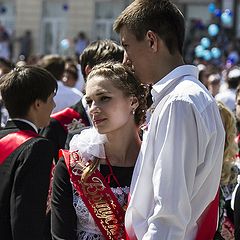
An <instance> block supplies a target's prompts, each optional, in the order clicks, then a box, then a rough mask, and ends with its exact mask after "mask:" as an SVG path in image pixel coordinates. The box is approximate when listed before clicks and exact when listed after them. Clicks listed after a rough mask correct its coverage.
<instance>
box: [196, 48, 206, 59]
mask: <svg viewBox="0 0 240 240" xmlns="http://www.w3.org/2000/svg"><path fill="white" fill-rule="evenodd" d="M194 50H195V55H196V57H199V58H200V57H203V51H204V47H203V46H202V45H198V46H197V47H195V49H194Z"/></svg>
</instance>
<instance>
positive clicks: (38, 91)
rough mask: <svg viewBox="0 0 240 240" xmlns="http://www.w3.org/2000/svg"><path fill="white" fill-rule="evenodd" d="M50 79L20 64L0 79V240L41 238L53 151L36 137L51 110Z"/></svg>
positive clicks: (53, 86) (52, 86) (52, 84)
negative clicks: (3, 120) (1, 114)
mask: <svg viewBox="0 0 240 240" xmlns="http://www.w3.org/2000/svg"><path fill="white" fill-rule="evenodd" d="M56 89H57V82H56V80H55V78H54V77H53V76H52V75H51V74H50V73H49V72H47V71H46V70H44V69H41V68H38V67H34V66H25V67H20V68H17V69H14V70H12V71H11V72H9V73H7V74H5V75H4V76H3V77H2V78H1V79H0V91H1V94H2V99H3V102H4V105H5V107H6V109H7V110H8V112H9V115H10V119H9V120H8V122H7V124H6V126H5V128H4V129H2V130H1V131H0V149H1V155H0V216H1V217H0V236H1V239H4V240H13V239H14V240H21V239H25V240H32V239H34V240H38V239H39V240H42V239H43V235H44V227H45V226H44V225H45V221H46V207H47V195H48V189H49V181H50V170H51V166H52V161H53V151H52V146H51V144H50V142H49V140H47V139H45V138H42V137H40V136H38V134H37V131H38V128H40V127H45V126H47V125H48V124H49V121H50V114H51V112H52V110H53V108H54V107H55V102H54V100H53V97H54V96H55V93H56Z"/></svg>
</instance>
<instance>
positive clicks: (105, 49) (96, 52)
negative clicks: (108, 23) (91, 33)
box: [79, 39, 124, 80]
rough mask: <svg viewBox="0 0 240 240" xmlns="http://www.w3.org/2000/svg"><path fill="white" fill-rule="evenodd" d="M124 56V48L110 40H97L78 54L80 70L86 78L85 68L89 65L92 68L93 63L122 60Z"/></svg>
mask: <svg viewBox="0 0 240 240" xmlns="http://www.w3.org/2000/svg"><path fill="white" fill-rule="evenodd" d="M123 57H124V49H123V48H122V47H121V46H120V45H118V44H117V43H115V42H114V41H112V40H108V39H106V40H97V41H94V42H91V43H90V44H89V45H88V46H87V47H86V48H85V49H84V50H83V53H82V54H81V55H80V59H79V60H80V64H81V71H82V75H83V77H84V79H85V80H86V77H87V76H86V73H85V68H86V66H87V65H89V66H90V67H91V68H93V67H94V66H95V65H97V64H100V63H103V62H107V61H117V62H122V61H123Z"/></svg>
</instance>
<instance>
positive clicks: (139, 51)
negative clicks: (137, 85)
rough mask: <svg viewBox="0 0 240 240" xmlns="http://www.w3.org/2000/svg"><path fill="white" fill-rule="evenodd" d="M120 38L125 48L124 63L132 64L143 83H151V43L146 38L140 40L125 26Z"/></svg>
mask: <svg viewBox="0 0 240 240" xmlns="http://www.w3.org/2000/svg"><path fill="white" fill-rule="evenodd" d="M120 40H121V43H122V46H123V47H124V49H125V54H124V60H123V63H124V64H127V65H130V64H131V65H132V68H133V70H134V72H135V75H136V77H137V78H138V79H139V80H140V81H141V82H142V83H149V81H150V80H149V76H151V71H150V68H149V65H150V64H151V62H149V59H151V58H149V57H147V56H149V50H150V49H149V43H148V41H147V40H146V39H143V40H141V41H138V40H137V39H136V37H135V35H134V34H133V33H132V32H131V31H130V30H129V29H127V27H126V26H123V27H122V28H121V30H120Z"/></svg>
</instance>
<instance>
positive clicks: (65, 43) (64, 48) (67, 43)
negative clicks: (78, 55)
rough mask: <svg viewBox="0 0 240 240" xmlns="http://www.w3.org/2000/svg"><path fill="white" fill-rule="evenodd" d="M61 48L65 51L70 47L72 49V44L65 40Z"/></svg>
mask: <svg viewBox="0 0 240 240" xmlns="http://www.w3.org/2000/svg"><path fill="white" fill-rule="evenodd" d="M60 46H61V48H62V49H63V50H67V49H68V48H69V47H70V42H69V40H68V39H63V40H62V41H61V42H60Z"/></svg>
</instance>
